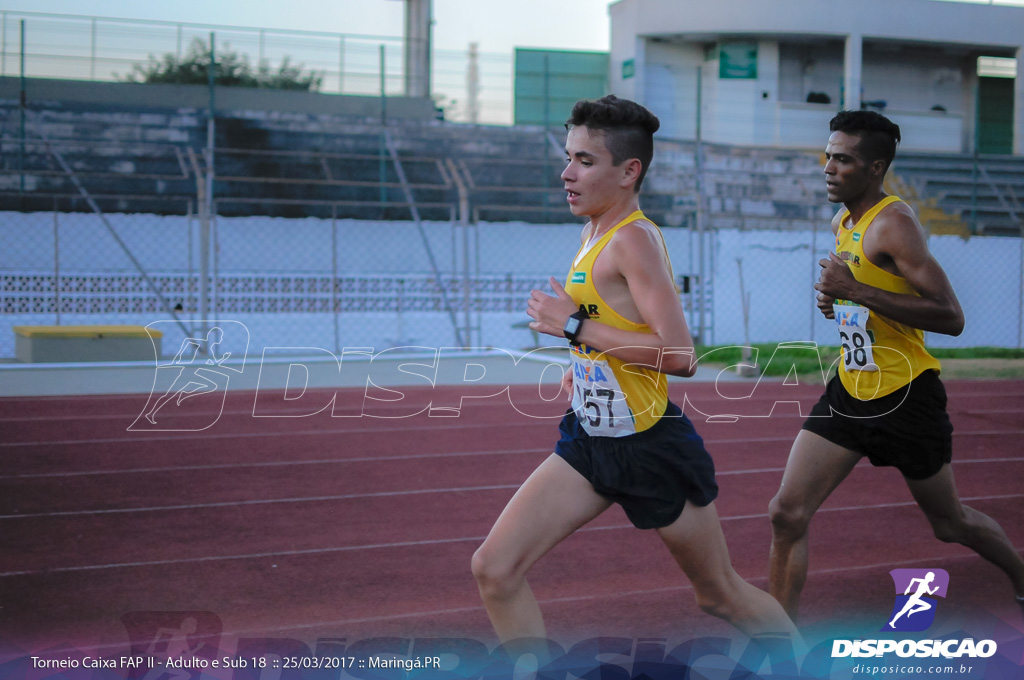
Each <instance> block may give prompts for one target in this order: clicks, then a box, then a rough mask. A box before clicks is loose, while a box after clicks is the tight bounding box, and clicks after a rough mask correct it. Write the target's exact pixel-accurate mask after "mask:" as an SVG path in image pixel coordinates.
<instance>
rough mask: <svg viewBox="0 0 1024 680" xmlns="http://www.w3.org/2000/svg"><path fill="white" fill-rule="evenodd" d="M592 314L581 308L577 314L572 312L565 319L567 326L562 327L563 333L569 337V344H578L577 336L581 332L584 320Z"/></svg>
mask: <svg viewBox="0 0 1024 680" xmlns="http://www.w3.org/2000/svg"><path fill="white" fill-rule="evenodd" d="M589 318H590V315H589V314H587V313H586V312H585V311H584V310H582V309H581V310H580V311H578V312H576V313H575V314H570V315H569V318H568V319H566V320H565V327H564V328H562V333H564V334H565V337H566V338H568V339H569V344H571V345H578V344H580V343H579V342H577V341H576V336H577V335H579V334H580V329H581V328H582V327H583V320H584V319H589Z"/></svg>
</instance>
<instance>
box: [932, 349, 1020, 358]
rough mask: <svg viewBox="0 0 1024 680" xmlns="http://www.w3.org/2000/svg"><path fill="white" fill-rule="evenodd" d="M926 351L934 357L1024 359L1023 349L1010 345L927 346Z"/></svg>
mask: <svg viewBox="0 0 1024 680" xmlns="http://www.w3.org/2000/svg"><path fill="white" fill-rule="evenodd" d="M928 352H929V353H930V354H931V355H932V356H933V357H935V358H936V359H1024V349H1013V348H1010V347H963V348H957V349H942V348H939V347H929V348H928Z"/></svg>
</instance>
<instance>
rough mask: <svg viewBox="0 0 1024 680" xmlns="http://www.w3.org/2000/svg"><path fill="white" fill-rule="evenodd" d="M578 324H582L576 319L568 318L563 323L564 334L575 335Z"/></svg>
mask: <svg viewBox="0 0 1024 680" xmlns="http://www.w3.org/2000/svg"><path fill="white" fill-rule="evenodd" d="M580 323H582V322H581V321H580V320H579V319H576V318H573V317H571V316H570V317H569V320H568V321H566V322H565V332H566V333H575V332H576V331H578V330H579V328H580Z"/></svg>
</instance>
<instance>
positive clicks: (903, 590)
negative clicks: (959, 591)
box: [882, 569, 949, 632]
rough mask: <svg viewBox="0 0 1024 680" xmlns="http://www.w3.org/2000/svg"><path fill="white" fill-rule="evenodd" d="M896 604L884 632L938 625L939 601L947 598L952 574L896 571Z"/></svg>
mask: <svg viewBox="0 0 1024 680" xmlns="http://www.w3.org/2000/svg"><path fill="white" fill-rule="evenodd" d="M889 574H890V575H891V576H892V580H893V583H894V585H895V587H896V602H895V604H894V605H893V608H892V614H891V615H890V617H889V623H888V624H886V626H885V627H884V628H882V630H886V631H888V630H898V631H904V632H912V631H922V630H926V629H928V628H929V627H930V626H931V625H932V622H934V621H935V608H936V605H937V604H938V601H937V600H936V599H935V598H936V597H945V596H946V590H947V589H948V588H949V574H948V573H947V572H946V570H945V569H893V570H892V571H890V572H889Z"/></svg>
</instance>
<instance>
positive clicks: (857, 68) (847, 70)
mask: <svg viewBox="0 0 1024 680" xmlns="http://www.w3.org/2000/svg"><path fill="white" fill-rule="evenodd" d="M863 61H864V37H863V36H862V35H860V34H858V33H851V34H850V35H848V36H846V54H845V57H844V59H843V109H844V110H846V111H856V110H858V109H860V90H861V71H862V70H863Z"/></svg>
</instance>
